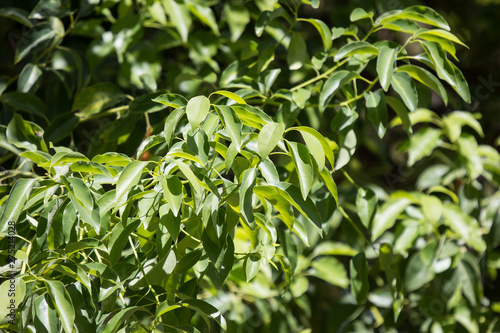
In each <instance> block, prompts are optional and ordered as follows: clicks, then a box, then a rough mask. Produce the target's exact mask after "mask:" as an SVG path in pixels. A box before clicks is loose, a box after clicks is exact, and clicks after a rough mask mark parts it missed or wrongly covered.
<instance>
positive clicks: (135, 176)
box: [115, 161, 147, 209]
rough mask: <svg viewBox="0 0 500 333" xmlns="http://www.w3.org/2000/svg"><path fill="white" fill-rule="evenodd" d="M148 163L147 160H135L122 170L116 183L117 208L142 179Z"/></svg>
mask: <svg viewBox="0 0 500 333" xmlns="http://www.w3.org/2000/svg"><path fill="white" fill-rule="evenodd" d="M146 164H147V163H146V162H141V161H133V162H130V164H128V165H127V166H126V167H125V169H123V170H122V172H121V173H120V176H119V177H118V181H117V183H116V198H115V209H117V208H118V207H120V206H121V205H123V203H124V202H125V201H126V200H127V196H128V193H129V192H130V190H131V189H132V187H133V186H134V185H136V184H137V183H138V182H139V180H140V179H141V176H142V171H143V170H144V167H145V166H146Z"/></svg>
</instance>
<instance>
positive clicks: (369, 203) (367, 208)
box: [356, 188, 377, 228]
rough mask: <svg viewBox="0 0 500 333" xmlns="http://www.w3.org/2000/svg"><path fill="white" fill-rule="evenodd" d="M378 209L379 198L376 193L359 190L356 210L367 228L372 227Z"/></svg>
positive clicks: (368, 190)
mask: <svg viewBox="0 0 500 333" xmlns="http://www.w3.org/2000/svg"><path fill="white" fill-rule="evenodd" d="M376 207H377V196H376V195H375V193H374V192H373V191H372V190H370V189H366V190H365V189H363V188H359V189H358V194H357V196H356V208H357V212H358V215H359V218H360V219H361V222H363V225H364V226H365V227H367V228H369V227H370V223H371V221H372V219H373V216H374V215H375V209H376Z"/></svg>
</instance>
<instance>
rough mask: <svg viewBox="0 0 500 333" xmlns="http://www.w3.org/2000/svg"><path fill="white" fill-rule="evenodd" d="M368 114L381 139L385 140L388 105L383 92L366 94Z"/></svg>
mask: <svg viewBox="0 0 500 333" xmlns="http://www.w3.org/2000/svg"><path fill="white" fill-rule="evenodd" d="M365 102H366V112H367V115H368V119H370V121H371V122H372V124H373V126H375V129H376V130H377V134H378V136H379V137H380V138H383V137H384V135H385V131H386V129H387V118H388V116H387V103H386V101H385V95H384V93H383V92H382V90H380V89H379V90H377V91H375V92H371V91H370V92H365Z"/></svg>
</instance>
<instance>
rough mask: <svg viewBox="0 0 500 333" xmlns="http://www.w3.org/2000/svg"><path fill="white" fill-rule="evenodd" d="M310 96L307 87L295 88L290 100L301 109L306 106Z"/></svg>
mask: <svg viewBox="0 0 500 333" xmlns="http://www.w3.org/2000/svg"><path fill="white" fill-rule="evenodd" d="M310 97H311V91H310V90H308V89H302V88H301V89H297V90H294V91H293V92H292V100H293V102H294V103H295V104H297V106H298V107H299V108H301V109H303V108H305V107H306V102H307V101H308V100H309V98H310Z"/></svg>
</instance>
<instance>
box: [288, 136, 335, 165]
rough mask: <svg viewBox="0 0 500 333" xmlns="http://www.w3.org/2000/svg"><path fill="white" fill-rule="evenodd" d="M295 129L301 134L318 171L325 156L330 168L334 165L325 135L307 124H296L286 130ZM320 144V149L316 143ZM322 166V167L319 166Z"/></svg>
mask: <svg viewBox="0 0 500 333" xmlns="http://www.w3.org/2000/svg"><path fill="white" fill-rule="evenodd" d="M292 130H296V131H299V132H300V134H301V135H302V138H303V139H304V141H305V143H306V145H307V148H308V149H309V151H310V152H311V154H312V155H313V157H314V159H315V160H316V163H317V164H318V169H319V171H321V170H323V167H324V164H325V163H324V162H325V156H326V159H327V160H328V162H330V165H331V166H332V168H333V167H334V165H335V158H334V156H333V151H332V148H331V147H330V145H329V144H328V142H327V141H326V139H325V137H324V136H323V135H321V133H319V132H318V131H316V130H315V129H314V128H312V127H307V126H297V127H291V128H289V129H287V130H286V131H287V132H288V131H292ZM317 143H319V145H320V146H321V148H322V150H320V149H318V147H319V146H318V145H317ZM321 166H323V167H321Z"/></svg>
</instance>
